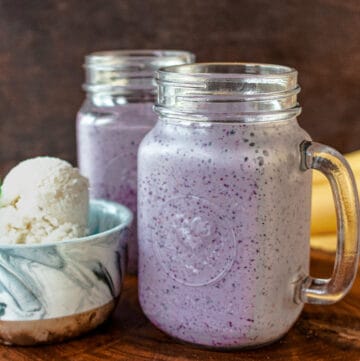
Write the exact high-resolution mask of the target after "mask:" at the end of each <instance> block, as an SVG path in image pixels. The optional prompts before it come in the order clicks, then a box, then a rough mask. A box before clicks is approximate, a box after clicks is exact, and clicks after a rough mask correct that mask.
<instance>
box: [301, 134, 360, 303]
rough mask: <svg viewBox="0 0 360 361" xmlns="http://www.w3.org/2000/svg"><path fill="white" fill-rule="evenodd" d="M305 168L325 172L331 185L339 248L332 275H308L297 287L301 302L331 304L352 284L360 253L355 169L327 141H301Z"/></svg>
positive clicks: (344, 293) (342, 295)
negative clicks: (320, 142) (324, 277)
mask: <svg viewBox="0 0 360 361" xmlns="http://www.w3.org/2000/svg"><path fill="white" fill-rule="evenodd" d="M301 153H302V168H303V170H307V169H316V170H319V171H320V172H322V173H323V174H324V175H325V176H326V177H327V179H328V181H329V182H330V185H331V189H332V193H333V196H334V201H335V206H336V217H337V249H336V256H335V264H334V269H333V273H332V276H331V278H329V279H323V278H313V277H311V276H308V277H307V278H306V279H305V280H303V281H302V282H301V284H300V285H299V287H298V289H297V294H296V300H297V301H298V302H305V303H313V304H332V303H335V302H337V301H339V300H340V299H341V298H343V297H344V296H345V295H346V293H347V292H348V291H349V289H350V288H351V286H352V283H353V281H354V279H355V276H356V273H357V267H358V256H359V251H358V250H359V199H358V193H357V190H356V184H355V180H354V175H353V173H352V170H351V168H350V166H349V164H348V163H347V161H346V159H345V158H344V157H343V156H342V155H341V154H340V153H339V152H337V151H336V150H335V149H332V148H330V147H328V146H326V145H323V144H319V143H314V142H308V141H305V142H303V143H302V144H301Z"/></svg>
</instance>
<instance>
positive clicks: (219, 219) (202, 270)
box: [154, 196, 236, 286]
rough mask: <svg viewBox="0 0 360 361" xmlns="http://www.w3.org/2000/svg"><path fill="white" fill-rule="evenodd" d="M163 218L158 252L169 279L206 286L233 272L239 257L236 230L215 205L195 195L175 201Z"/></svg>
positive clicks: (169, 203)
mask: <svg viewBox="0 0 360 361" xmlns="http://www.w3.org/2000/svg"><path fill="white" fill-rule="evenodd" d="M159 217H160V218H159V219H161V220H163V222H160V223H159V225H158V228H157V229H156V232H155V233H156V234H157V236H156V239H154V247H155V253H156V255H157V256H158V258H159V260H160V262H161V264H162V266H163V267H164V269H165V271H166V272H167V273H168V274H169V276H171V277H172V278H174V279H175V280H176V281H178V282H180V283H182V284H186V285H188V286H204V285H207V284H209V283H212V282H215V281H217V280H219V279H220V278H222V277H223V276H224V275H225V274H226V273H227V272H228V271H229V270H230V268H231V266H232V264H233V262H234V260H235V257H236V243H235V236H234V231H233V230H232V228H231V226H230V224H229V222H228V221H227V220H226V215H225V214H224V212H223V211H222V210H221V209H220V208H219V207H217V206H216V205H215V204H213V203H210V202H209V201H207V200H205V199H202V198H199V197H195V196H184V197H177V198H172V199H170V200H169V201H167V202H166V204H165V205H164V206H163V207H162V209H161V210H160V214H159ZM155 233H154V234H155Z"/></svg>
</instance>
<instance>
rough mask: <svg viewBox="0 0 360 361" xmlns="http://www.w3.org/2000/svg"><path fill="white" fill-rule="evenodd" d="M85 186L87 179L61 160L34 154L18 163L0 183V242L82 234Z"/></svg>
mask: <svg viewBox="0 0 360 361" xmlns="http://www.w3.org/2000/svg"><path fill="white" fill-rule="evenodd" d="M88 188H89V184H88V180H87V179H86V178H85V177H83V176H82V175H80V173H79V171H78V169H77V168H73V167H72V166H71V164H69V163H68V162H66V161H64V160H61V159H58V158H51V157H37V158H33V159H28V160H25V161H23V162H21V163H19V164H18V165H17V166H16V167H14V168H13V169H12V170H11V171H10V172H9V174H8V175H7V176H6V177H5V179H4V182H3V185H2V187H1V198H0V244H5V243H9V244H14V243H45V242H56V241H61V240H64V239H69V238H77V237H83V236H85V235H86V233H87V221H88V210H89V191H88Z"/></svg>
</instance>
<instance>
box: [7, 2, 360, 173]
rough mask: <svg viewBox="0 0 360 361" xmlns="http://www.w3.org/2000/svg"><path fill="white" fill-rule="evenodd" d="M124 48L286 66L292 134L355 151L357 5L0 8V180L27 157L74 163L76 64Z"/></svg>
mask: <svg viewBox="0 0 360 361" xmlns="http://www.w3.org/2000/svg"><path fill="white" fill-rule="evenodd" d="M124 48H129V49H135V48H148V49H151V48H170V49H185V50H191V51H193V52H195V53H196V54H197V56H198V60H199V61H255V62H271V63H280V64H286V65H290V66H293V67H295V68H296V69H298V71H299V73H300V76H299V80H300V84H301V86H302V93H301V96H300V102H301V104H302V106H303V114H302V115H301V117H300V123H301V125H302V126H303V127H304V128H305V129H307V130H308V131H309V133H310V134H311V135H312V136H313V138H314V139H316V140H317V141H321V142H325V143H328V144H330V145H332V146H334V147H337V148H338V149H339V150H341V151H343V152H347V151H351V150H354V149H356V148H360V121H359V113H360V1H359V0H346V1H344V0H303V1H300V0H244V1H242V0H167V1H166V0H126V1H125V0H124V1H121V0H73V1H70V0H68V1H66V0H57V1H56V0H49V1H45V0H42V1H35V0H33V1H26V0H23V1H21V0H0V114H1V120H0V124H1V125H0V134H1V138H0V145H1V148H0V171H1V175H4V172H6V171H7V170H8V169H9V168H10V167H11V166H13V165H14V164H15V163H16V162H18V161H20V160H22V159H24V158H28V157H32V156H35V155H45V154H48V155H52V156H57V157H61V158H64V159H67V160H69V161H71V162H75V161H76V156H75V115H76V112H77V110H78V109H79V107H80V105H81V102H82V100H83V98H84V94H83V93H82V91H81V83H82V81H83V69H82V63H83V57H84V55H85V54H87V53H89V52H91V51H95V50H109V49H124Z"/></svg>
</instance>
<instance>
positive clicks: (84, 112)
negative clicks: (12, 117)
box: [77, 50, 194, 273]
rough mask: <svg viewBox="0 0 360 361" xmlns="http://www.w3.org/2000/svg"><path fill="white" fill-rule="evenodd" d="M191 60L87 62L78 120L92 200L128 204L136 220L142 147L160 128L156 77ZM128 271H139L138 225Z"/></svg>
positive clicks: (165, 54) (161, 56) (163, 55)
mask: <svg viewBox="0 0 360 361" xmlns="http://www.w3.org/2000/svg"><path fill="white" fill-rule="evenodd" d="M193 60H194V56H193V55H192V54H191V53H189V52H185V51H166V50H164V51H163V50H129V51H127V50H123V51H104V52H96V53H92V54H90V55H88V56H87V57H86V61H85V68H86V83H85V85H84V89H85V90H86V92H87V99H86V100H85V102H84V104H83V106H82V107H81V109H80V111H79V113H78V116H77V152H78V163H79V168H80V171H81V173H82V174H84V175H85V176H87V177H88V178H89V180H90V195H91V197H93V198H104V199H109V200H112V201H116V202H119V203H122V204H125V205H126V206H127V207H129V208H130V209H131V210H132V211H133V212H134V214H135V215H136V208H137V189H136V178H137V164H136V163H137V150H138V145H139V143H140V141H141V140H142V138H143V137H144V135H145V134H146V133H147V132H148V131H149V130H150V129H151V128H152V127H153V126H154V124H155V122H156V114H155V113H154V112H153V110H152V107H153V102H154V97H155V95H156V87H155V82H154V79H153V74H154V71H155V70H156V69H158V68H160V67H164V66H170V65H177V64H185V63H190V62H192V61H193ZM135 218H136V217H135ZM127 270H128V272H130V273H136V271H137V227H136V222H135V223H134V224H133V225H132V227H131V229H130V235H129V243H128V267H127Z"/></svg>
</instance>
